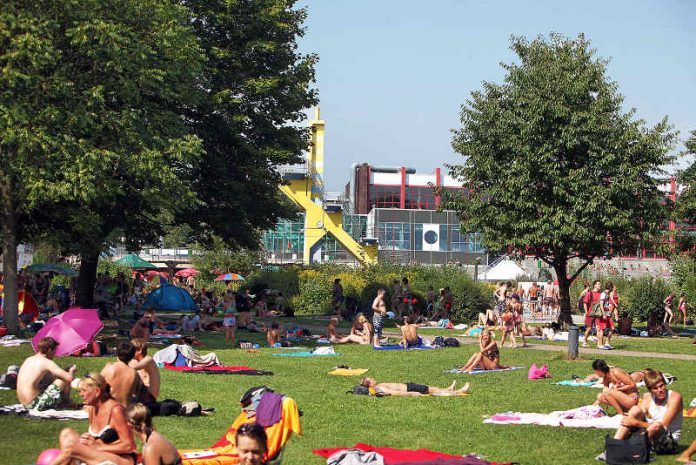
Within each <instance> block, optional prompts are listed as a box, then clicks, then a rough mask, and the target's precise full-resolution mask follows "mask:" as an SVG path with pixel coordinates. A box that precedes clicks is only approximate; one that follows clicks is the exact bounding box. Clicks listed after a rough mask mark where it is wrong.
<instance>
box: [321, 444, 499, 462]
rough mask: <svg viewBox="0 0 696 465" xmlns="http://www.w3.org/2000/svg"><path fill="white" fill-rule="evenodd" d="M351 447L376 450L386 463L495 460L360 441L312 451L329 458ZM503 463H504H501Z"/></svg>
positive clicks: (370, 450)
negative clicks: (351, 445)
mask: <svg viewBox="0 0 696 465" xmlns="http://www.w3.org/2000/svg"><path fill="white" fill-rule="evenodd" d="M349 449H358V450H362V451H364V452H376V453H377V454H379V455H381V456H382V457H383V458H384V464H385V465H400V464H409V463H419V464H427V463H433V464H437V463H442V464H443V465H488V464H494V463H495V462H487V461H485V460H481V459H479V458H478V457H475V456H473V455H467V456H461V455H450V454H444V453H442V452H435V451H432V450H429V449H417V450H408V449H394V448H391V447H376V446H372V445H370V444H364V443H358V444H356V445H354V446H353V447H337V448H326V449H314V450H313V451H312V452H313V453H315V454H317V455H320V456H322V457H324V458H329V457H330V456H332V455H333V454H335V453H336V452H341V451H344V450H349ZM499 465H502V464H499Z"/></svg>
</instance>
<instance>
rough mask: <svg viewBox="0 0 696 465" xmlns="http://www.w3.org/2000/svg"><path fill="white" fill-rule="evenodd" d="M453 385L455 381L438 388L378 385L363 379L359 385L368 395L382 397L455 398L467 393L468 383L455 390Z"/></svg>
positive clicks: (414, 384)
mask: <svg viewBox="0 0 696 465" xmlns="http://www.w3.org/2000/svg"><path fill="white" fill-rule="evenodd" d="M455 383H456V381H453V382H452V384H451V385H450V386H449V387H446V388H439V387H435V386H427V385H425V384H416V383H378V382H377V381H376V380H375V379H374V378H363V379H362V381H360V385H361V386H365V387H366V388H368V389H369V390H370V394H374V395H382V396H409V397H418V396H427V395H433V396H456V395H462V394H466V393H467V392H468V391H469V383H466V384H465V385H464V386H463V387H462V388H460V389H457V390H455V389H454V385H455Z"/></svg>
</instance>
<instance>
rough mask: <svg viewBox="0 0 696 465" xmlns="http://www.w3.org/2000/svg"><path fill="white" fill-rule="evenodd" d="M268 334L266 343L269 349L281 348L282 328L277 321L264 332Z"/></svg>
mask: <svg viewBox="0 0 696 465" xmlns="http://www.w3.org/2000/svg"><path fill="white" fill-rule="evenodd" d="M264 331H265V332H266V342H268V346H269V347H280V346H281V343H280V339H281V337H282V334H281V331H280V326H279V325H278V322H277V321H274V322H273V323H271V327H270V328H266V329H265V330H264Z"/></svg>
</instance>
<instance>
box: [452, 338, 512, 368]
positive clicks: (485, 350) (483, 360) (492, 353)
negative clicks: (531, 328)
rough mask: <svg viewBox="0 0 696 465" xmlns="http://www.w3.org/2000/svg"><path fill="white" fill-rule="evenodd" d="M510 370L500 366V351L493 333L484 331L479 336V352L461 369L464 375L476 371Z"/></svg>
mask: <svg viewBox="0 0 696 465" xmlns="http://www.w3.org/2000/svg"><path fill="white" fill-rule="evenodd" d="M504 368H508V367H506V366H504V365H501V364H500V349H498V344H496V342H495V341H494V340H493V336H492V335H491V331H489V330H487V329H486V330H483V331H481V333H480V335H479V351H478V352H476V353H474V355H472V356H471V358H470V359H469V361H467V362H466V364H465V365H464V366H463V367H461V368H460V369H459V371H460V372H462V373H471V372H472V371H475V370H499V369H504Z"/></svg>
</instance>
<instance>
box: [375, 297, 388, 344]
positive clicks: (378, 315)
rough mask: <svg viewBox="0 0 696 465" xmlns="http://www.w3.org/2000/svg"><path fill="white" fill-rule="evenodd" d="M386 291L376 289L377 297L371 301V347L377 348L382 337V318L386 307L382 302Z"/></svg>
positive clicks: (385, 313)
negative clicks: (372, 333) (372, 330)
mask: <svg viewBox="0 0 696 465" xmlns="http://www.w3.org/2000/svg"><path fill="white" fill-rule="evenodd" d="M385 293H386V290H385V289H384V288H382V287H380V288H379V289H377V297H375V300H373V301H372V312H373V313H372V326H373V328H374V335H373V336H372V345H373V346H374V347H379V346H380V345H379V340H380V338H381V337H382V328H383V326H384V317H385V316H386V315H387V305H386V303H385V302H384V294H385Z"/></svg>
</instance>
